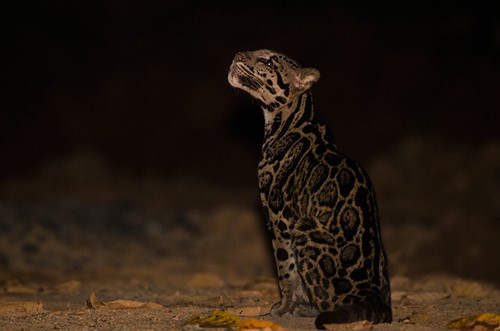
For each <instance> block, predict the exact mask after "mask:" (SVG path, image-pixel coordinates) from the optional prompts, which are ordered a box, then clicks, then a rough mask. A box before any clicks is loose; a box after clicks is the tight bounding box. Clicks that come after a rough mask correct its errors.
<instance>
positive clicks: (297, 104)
mask: <svg viewBox="0 0 500 331" xmlns="http://www.w3.org/2000/svg"><path fill="white" fill-rule="evenodd" d="M261 107H262V110H263V111H264V120H265V129H264V141H268V140H274V139H276V138H279V137H281V136H283V135H284V134H285V133H286V132H287V131H289V130H293V129H294V128H299V127H300V126H302V125H303V124H304V123H306V122H311V121H313V119H314V107H313V100H312V93H311V91H310V90H307V91H306V92H304V93H302V94H301V95H299V96H298V97H296V98H294V99H292V100H290V101H289V102H288V103H287V104H284V105H282V106H280V107H278V108H270V107H268V106H264V105H262V106H261Z"/></svg>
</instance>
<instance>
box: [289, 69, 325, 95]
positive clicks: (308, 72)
mask: <svg viewBox="0 0 500 331" xmlns="http://www.w3.org/2000/svg"><path fill="white" fill-rule="evenodd" d="M318 79H319V70H317V69H314V68H300V69H298V70H297V72H296V74H295V79H294V81H293V86H294V87H295V88H296V89H297V90H300V91H305V90H308V89H310V88H311V86H312V84H313V83H315V82H317V81H318Z"/></svg>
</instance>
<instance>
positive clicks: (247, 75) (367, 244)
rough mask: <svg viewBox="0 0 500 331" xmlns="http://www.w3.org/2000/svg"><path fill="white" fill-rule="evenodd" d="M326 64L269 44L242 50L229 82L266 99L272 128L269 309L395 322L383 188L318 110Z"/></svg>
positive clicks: (265, 198)
mask: <svg viewBox="0 0 500 331" xmlns="http://www.w3.org/2000/svg"><path fill="white" fill-rule="evenodd" d="M318 79H319V71H318V70H316V69H313V68H303V67H301V66H300V65H299V64H298V63H296V62H295V61H293V60H291V59H290V58H288V57H286V56H284V55H282V54H279V53H276V52H273V51H270V50H258V51H254V52H240V53H237V54H236V56H235V58H234V60H233V62H232V64H231V67H230V70H229V75H228V80H229V83H230V84H231V85H232V86H234V87H237V88H239V89H242V90H244V91H246V92H248V93H249V94H250V95H252V96H253V97H254V98H256V99H257V100H259V103H260V105H261V108H262V109H263V111H264V118H265V136H264V143H263V147H262V160H261V161H260V163H259V169H258V179H259V188H260V196H261V200H262V204H263V209H264V213H265V216H266V218H267V220H268V222H269V227H270V229H271V233H272V244H273V248H274V254H275V260H276V265H277V269H278V277H279V279H278V280H279V286H280V290H281V301H280V302H278V303H277V304H275V305H274V306H273V308H272V309H271V314H272V315H276V316H280V315H285V314H291V315H298V316H317V315H318V314H319V316H318V317H317V318H316V326H317V327H318V328H322V327H323V325H324V324H325V323H344V322H352V321H356V320H365V319H366V320H370V321H372V322H374V323H380V322H391V320H392V313H391V298H390V285H389V275H388V270H387V258H386V253H385V251H384V248H383V245H382V240H381V235H380V227H379V216H378V210H377V204H376V200H375V193H374V190H373V187H372V184H371V183H370V179H369V178H368V175H367V174H366V172H365V171H364V170H363V169H362V168H361V167H360V166H359V165H358V164H357V163H356V162H355V161H353V160H351V159H349V158H348V157H346V156H345V155H344V154H342V153H341V152H340V151H339V150H338V148H337V146H336V145H335V143H334V141H333V137H332V135H331V133H330V131H329V129H328V128H327V127H326V126H325V125H323V124H321V123H320V122H319V121H318V120H317V119H316V117H315V114H314V109H313V102H312V95H311V91H310V88H311V86H312V84H313V83H314V82H316V81H317V80H318Z"/></svg>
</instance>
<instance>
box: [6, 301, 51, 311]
mask: <svg viewBox="0 0 500 331" xmlns="http://www.w3.org/2000/svg"><path fill="white" fill-rule="evenodd" d="M43 311H44V309H43V305H42V303H41V302H34V301H26V302H22V301H11V302H0V314H38V313H41V312H43Z"/></svg>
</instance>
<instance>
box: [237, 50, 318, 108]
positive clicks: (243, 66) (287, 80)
mask: <svg viewBox="0 0 500 331" xmlns="http://www.w3.org/2000/svg"><path fill="white" fill-rule="evenodd" d="M318 79H319V71H318V70H316V69H314V68H303V67H301V66H300V65H299V64H298V63H297V62H295V61H293V60H292V59H290V58H288V57H286V56H285V55H283V54H280V53H276V52H273V51H270V50H267V49H261V50H258V51H253V52H239V53H236V55H235V57H234V60H233V63H232V64H231V67H230V69H229V74H228V81H229V84H231V85H232V86H234V87H236V88H239V89H242V90H244V91H246V92H248V93H249V94H250V95H252V96H253V97H254V98H256V99H258V100H259V101H260V102H261V105H262V106H263V107H264V108H265V109H267V110H271V111H272V110H274V109H277V108H280V107H281V106H283V105H286V104H288V103H289V102H290V101H292V100H293V99H295V98H297V97H298V96H300V95H301V94H303V93H304V92H306V91H307V90H309V89H310V88H311V86H312V84H313V83H314V82H316V81H317V80H318Z"/></svg>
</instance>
